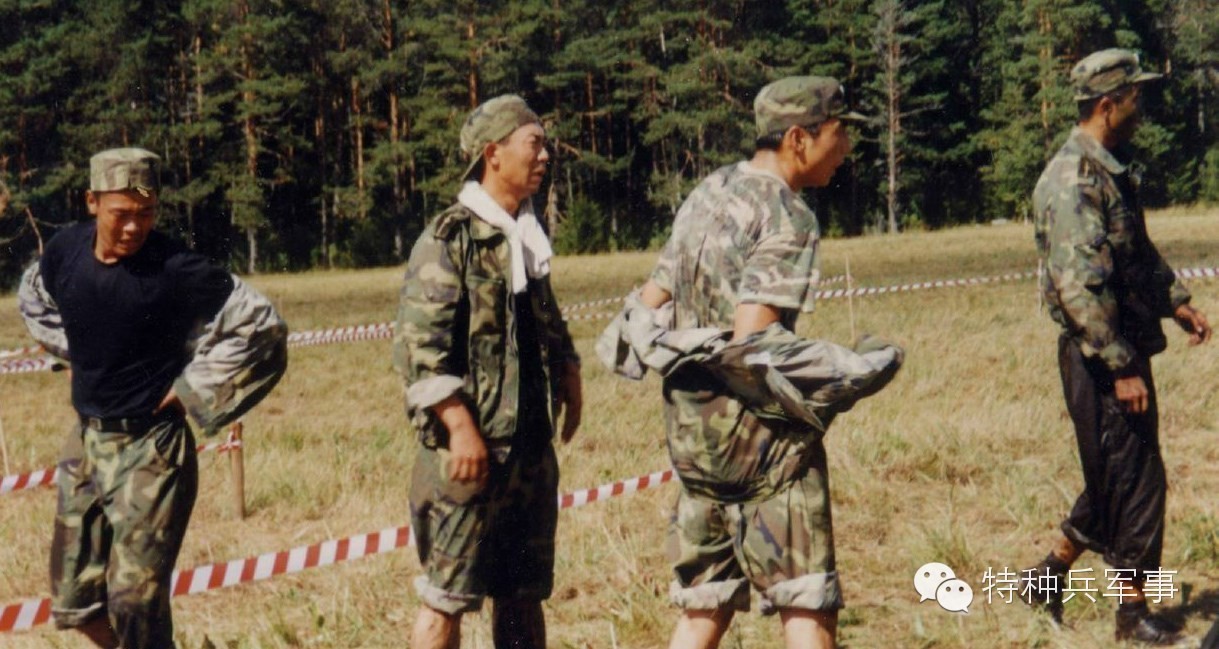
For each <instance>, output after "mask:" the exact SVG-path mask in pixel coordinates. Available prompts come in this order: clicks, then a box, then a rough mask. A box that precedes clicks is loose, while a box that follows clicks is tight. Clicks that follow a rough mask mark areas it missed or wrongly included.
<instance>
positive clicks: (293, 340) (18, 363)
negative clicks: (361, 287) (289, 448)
mask: <svg viewBox="0 0 1219 649" xmlns="http://www.w3.org/2000/svg"><path fill="white" fill-rule="evenodd" d="M1176 273H1177V277H1180V278H1182V279H1203V278H1215V277H1219V268H1183V269H1181V270H1178V271H1176ZM1036 276H1037V273H1036V272H1027V273H1006V274H1003V275H991V276H986V277H968V278H963V279H942V280H935V281H929V282H914V283H912V284H897V285H893V286H860V287H857V288H849V289H848V288H837V289H831V290H825V291H817V293H816V297H817V299H819V300H833V299H840V298H846V297H866V296H870V295H884V294H887V293H906V292H910V291H921V290H927V289H934V288H960V287H967V286H979V285H982V284H994V283H999V282H1011V281H1018V280H1024V279H1031V278H1034V277H1036ZM839 277H845V276H835V277H831V278H830V280H838V279H839ZM823 283H825V282H823ZM623 299H624V298H607V299H604V300H595V301H593V302H582V303H580V304H577V305H573V306H572V307H569V308H570V309H575V308H584V307H587V306H590V305H596V304H610V303H614V302H621V301H622V300H623ZM565 313H566V311H565ZM615 315H617V314H615V313H609V312H601V313H572V314H568V315H565V316H564V318H565V319H566V320H569V321H581V320H605V319H609V318H613V317H614V316H615ZM393 332H394V325H393V323H391V322H382V323H377V324H370V325H356V326H350V327H338V328H334V329H319V330H316V331H300V332H296V333H293V334H289V335H288V345H289V346H292V347H308V346H311V345H325V344H330V343H340V342H354V341H359V340H382V339H386V338H392V337H393ZM57 362H58V361H56V360H55V359H53V358H51V357H49V356H47V357H43V358H29V359H26V358H14V359H8V360H0V374H22V373H26V372H44V371H47V370H51V369H55V368H56V366H57ZM61 367H62V366H61Z"/></svg>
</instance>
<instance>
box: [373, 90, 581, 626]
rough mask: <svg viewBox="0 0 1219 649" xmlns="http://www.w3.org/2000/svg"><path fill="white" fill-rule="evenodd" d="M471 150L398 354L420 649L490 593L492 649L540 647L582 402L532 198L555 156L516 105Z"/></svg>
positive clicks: (420, 274) (432, 234)
mask: <svg viewBox="0 0 1219 649" xmlns="http://www.w3.org/2000/svg"><path fill="white" fill-rule="evenodd" d="M461 148H462V150H463V151H464V152H465V153H466V154H467V155H469V156H470V158H471V162H470V166H469V168H468V169H467V170H466V173H465V176H464V178H467V179H468V181H467V182H466V183H465V185H464V187H463V188H462V190H461V193H460V194H459V195H458V197H457V203H456V204H455V205H453V206H452V207H450V208H448V209H447V210H445V211H443V212H441V213H440V214H439V215H437V216H436V217H435V218H434V219H433V220H432V222H431V223H429V224H428V226H427V227H426V228H425V229H424V231H423V233H422V234H421V235H420V236H419V240H418V241H417V242H416V243H415V248H414V249H413V250H412V251H411V258H410V261H409V262H408V264H407V269H406V280H405V283H404V285H403V288H402V296H401V302H400V306H399V311H398V326H397V332H396V339H395V342H394V363H395V366H396V367H397V368H398V371H399V372H401V373H402V375H403V378H404V379H405V383H406V404H407V411H408V415H409V416H410V418H411V421H412V423H413V424H414V427H415V429H416V432H417V433H418V435H419V441H420V447H419V450H418V456H417V457H416V460H415V468H414V471H413V475H412V478H411V494H410V502H411V524H412V527H413V529H414V531H415V539H416V541H417V544H418V551H419V561H420V563H421V564H422V565H423V568H424V571H425V574H424V575H423V576H421V577H419V578H418V579H417V580H416V581H415V590H416V591H417V593H418V594H419V598H420V599H421V600H422V601H423V606H422V608H421V609H420V611H419V615H418V617H417V618H416V621H415V628H414V636H413V641H412V643H411V646H412V647H415V648H416V649H441V648H450V649H455V648H456V647H457V646H458V645H459V644H460V631H461V617H462V614H463V613H466V612H468V611H476V610H478V609H479V608H480V607H481V605H482V600H483V598H484V597H488V596H489V597H490V598H491V599H492V603H493V608H492V630H493V635H494V639H495V646H496V647H520V648H525V649H528V648H537V649H541V648H542V647H545V646H546V627H545V623H544V620H543V617H542V600H544V599H546V598H548V597H549V596H550V593H551V590H552V586H553V580H554V537H555V529H556V524H557V520H558V502H557V498H558V484H559V471H558V464H557V462H556V460H555V454H554V447H553V445H552V444H551V438H552V437H553V434H554V433H553V431H554V422H556V421H557V420H558V416H559V412H560V410H565V411H566V412H565V415H564V417H563V428H562V433H561V438H562V439H563V441H564V442H566V441H568V440H570V439H571V437H572V435H573V434H574V433H575V431H576V427H577V426H578V425H579V423H580V410H581V403H582V402H581V393H580V389H581V386H580V365H579V357H578V356H577V355H576V352H575V348H574V347H573V345H572V340H571V336H570V335H569V334H568V332H567V326H566V324H565V323H564V322H563V316H562V314H560V312H559V307H558V304H556V303H555V298H554V292H553V291H552V290H551V287H550V257H551V255H552V253H551V248H550V243H549V241H548V240H547V238H546V234H545V232H544V231H543V230H542V228H541V225H540V224H539V223H538V220H537V217H536V216H535V214H534V211H533V205H532V203H531V202H530V198H529V197H530V196H532V195H533V194H534V193H535V192H537V190H538V187H539V186H540V185H541V183H542V179H543V177H544V175H545V173H546V166H547V162H548V161H549V159H550V154H549V152H548V151H547V148H546V133H545V131H544V130H543V129H542V125H541V122H540V120H539V119H538V116H537V115H536V114H534V112H533V111H532V110H530V109H529V107H528V106H527V105H526V104H525V102H524V100H522V99H521V98H520V97H517V96H515V95H505V96H501V97H496V98H494V99H491V100H489V101H487V102H486V103H484V104H482V105H481V106H479V107H478V108H476V109H474V111H473V112H472V113H471V114H470V116H469V117H468V118H467V119H466V122H465V125H464V126H463V127H462V129H461Z"/></svg>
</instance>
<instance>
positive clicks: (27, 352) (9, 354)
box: [0, 345, 43, 359]
mask: <svg viewBox="0 0 1219 649" xmlns="http://www.w3.org/2000/svg"><path fill="white" fill-rule="evenodd" d="M42 351H43V349H42V345H30V346H29V347H18V348H16V349H0V359H3V358H13V357H14V356H33V355H34V354H41V353H42Z"/></svg>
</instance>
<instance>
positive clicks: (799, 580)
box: [760, 571, 843, 615]
mask: <svg viewBox="0 0 1219 649" xmlns="http://www.w3.org/2000/svg"><path fill="white" fill-rule="evenodd" d="M842 607H843V602H842V588H841V586H840V585H839V583H838V572H837V571H834V572H821V573H815V574H811V575H804V576H801V577H796V578H795V579H788V580H787V581H781V582H779V583H777V584H775V585H774V586H771V587H770V588H767V589H766V592H764V593H762V602H761V606H760V608H761V610H762V614H763V615H770V614H772V613H775V612H777V611H778V610H779V609H784V608H793V609H800V610H804V611H836V610H838V609H840V608H842Z"/></svg>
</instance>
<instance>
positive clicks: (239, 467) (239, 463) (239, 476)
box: [229, 421, 245, 520]
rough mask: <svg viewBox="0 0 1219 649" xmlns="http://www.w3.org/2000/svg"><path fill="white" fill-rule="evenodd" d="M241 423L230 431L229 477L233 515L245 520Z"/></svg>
mask: <svg viewBox="0 0 1219 649" xmlns="http://www.w3.org/2000/svg"><path fill="white" fill-rule="evenodd" d="M241 429H242V425H241V422H240V421H239V422H236V423H234V424H233V427H232V428H230V429H229V443H230V446H229V475H230V476H231V477H232V480H233V513H234V514H236V515H237V518H238V519H239V520H245V458H244V457H243V453H242V452H243V450H244V449H243V448H242V443H241Z"/></svg>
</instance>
